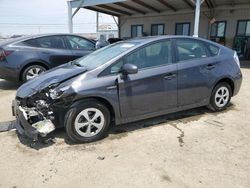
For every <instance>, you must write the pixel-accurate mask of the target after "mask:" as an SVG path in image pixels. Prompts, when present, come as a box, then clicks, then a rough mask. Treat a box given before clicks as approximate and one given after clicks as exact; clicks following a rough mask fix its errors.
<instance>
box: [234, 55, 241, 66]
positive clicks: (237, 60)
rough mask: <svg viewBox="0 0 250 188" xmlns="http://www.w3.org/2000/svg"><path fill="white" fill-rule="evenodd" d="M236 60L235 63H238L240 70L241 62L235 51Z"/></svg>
mask: <svg viewBox="0 0 250 188" xmlns="http://www.w3.org/2000/svg"><path fill="white" fill-rule="evenodd" d="M234 60H235V62H236V63H237V65H238V66H239V68H240V60H239V57H238V55H237V52H236V51H234Z"/></svg>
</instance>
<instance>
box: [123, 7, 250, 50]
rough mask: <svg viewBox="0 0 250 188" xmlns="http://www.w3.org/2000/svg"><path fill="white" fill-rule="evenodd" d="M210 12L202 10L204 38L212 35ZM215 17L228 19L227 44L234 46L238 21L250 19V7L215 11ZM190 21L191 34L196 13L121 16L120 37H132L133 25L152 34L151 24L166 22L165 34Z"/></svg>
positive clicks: (201, 25)
mask: <svg viewBox="0 0 250 188" xmlns="http://www.w3.org/2000/svg"><path fill="white" fill-rule="evenodd" d="M205 14H206V15H207V14H209V13H208V12H206V13H204V12H201V17H200V27H199V36H200V37H203V38H209V36H210V24H209V22H210V19H209V18H208V17H207V16H205ZM214 17H215V19H216V21H227V26H226V46H228V47H232V46H233V41H234V37H235V34H236V28H237V21H238V20H244V19H249V20H250V9H247V8H246V9H236V10H230V9H228V10H218V11H215V14H214ZM183 22H190V23H191V25H190V35H193V29H194V13H190V12H189V13H188V12H186V13H185V12H182V13H181V12H179V13H178V11H177V12H176V13H172V14H167V13H161V14H149V15H142V16H130V17H128V16H123V17H121V18H120V37H121V38H130V37H131V25H139V24H142V25H143V31H144V32H145V33H147V34H148V35H150V34H151V24H165V34H166V35H174V34H175V24H176V23H183Z"/></svg>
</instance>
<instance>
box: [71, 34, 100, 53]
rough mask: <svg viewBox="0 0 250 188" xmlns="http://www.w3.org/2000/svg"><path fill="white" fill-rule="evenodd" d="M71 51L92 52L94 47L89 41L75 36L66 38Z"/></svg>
mask: <svg viewBox="0 0 250 188" xmlns="http://www.w3.org/2000/svg"><path fill="white" fill-rule="evenodd" d="M67 39H68V41H69V44H70V46H71V49H72V50H93V49H95V45H94V44H93V43H91V42H90V41H88V40H86V39H83V38H81V37H76V36H67Z"/></svg>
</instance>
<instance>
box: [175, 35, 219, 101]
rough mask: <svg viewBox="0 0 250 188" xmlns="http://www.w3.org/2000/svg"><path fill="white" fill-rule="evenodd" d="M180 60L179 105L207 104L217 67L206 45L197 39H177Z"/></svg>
mask: <svg viewBox="0 0 250 188" xmlns="http://www.w3.org/2000/svg"><path fill="white" fill-rule="evenodd" d="M176 49H177V50H176V51H177V59H178V63H177V65H178V105H179V106H185V105H192V104H197V103H206V102H207V101H208V100H209V97H210V85H209V80H210V79H212V78H213V74H212V71H213V70H214V69H215V68H216V66H217V63H218V62H217V61H216V57H212V56H210V53H209V51H208V49H207V47H206V45H205V44H204V43H203V42H202V41H199V40H196V39H185V38H179V39H176Z"/></svg>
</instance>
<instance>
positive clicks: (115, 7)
mask: <svg viewBox="0 0 250 188" xmlns="http://www.w3.org/2000/svg"><path fill="white" fill-rule="evenodd" d="M196 3H197V4H198V5H200V4H201V5H200V6H196ZM68 6H69V29H70V24H72V18H73V16H74V15H75V14H76V13H77V11H78V10H79V9H80V8H85V9H89V10H93V11H97V12H100V13H105V14H109V15H113V16H117V17H119V16H133V15H145V14H149V13H156V14H157V13H163V12H172V13H178V12H181V11H193V12H194V11H195V12H196V22H197V21H198V23H199V14H200V9H201V10H202V11H209V10H211V9H215V10H216V9H236V8H237V9H241V8H246V7H248V8H250V1H249V0H72V1H69V2H68ZM72 8H76V10H75V12H74V13H73V14H72ZM70 18H71V21H70ZM197 19H198V20H197ZM70 22H71V23H70ZM196 27H197V25H196Z"/></svg>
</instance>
